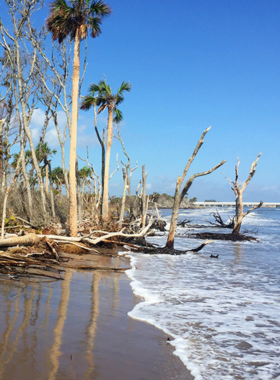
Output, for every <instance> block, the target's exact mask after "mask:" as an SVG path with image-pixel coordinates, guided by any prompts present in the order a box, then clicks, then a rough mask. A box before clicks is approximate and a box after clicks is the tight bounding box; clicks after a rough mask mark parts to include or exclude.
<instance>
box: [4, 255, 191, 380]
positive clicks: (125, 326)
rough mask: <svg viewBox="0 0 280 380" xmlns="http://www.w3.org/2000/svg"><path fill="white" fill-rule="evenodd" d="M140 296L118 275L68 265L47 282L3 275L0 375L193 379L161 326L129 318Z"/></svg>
mask: <svg viewBox="0 0 280 380" xmlns="http://www.w3.org/2000/svg"><path fill="white" fill-rule="evenodd" d="M112 260H113V261H115V263H116V265H117V266H123V267H125V266H126V265H128V261H127V259H125V258H122V259H121V262H120V259H119V258H113V259H112ZM125 260H126V261H125ZM139 301H140V299H139V298H137V297H135V296H134V294H133V292H132V290H131V287H130V280H129V279H128V277H127V276H126V274H125V273H120V272H113V271H105V270H95V271H92V270H91V271H81V270H80V271H76V270H72V269H67V272H66V273H65V280H64V281H52V282H43V283H42V282H41V281H34V280H21V281H13V280H7V279H5V278H4V277H2V278H1V279H0V304H1V310H0V343H1V346H0V379H1V380H8V379H9V380H15V379H22V380H25V379H40V380H45V379H48V380H51V379H59V380H64V379H65V380H66V379H67V380H70V379H101V380H109V379H110V380H111V379H114V380H124V379H127V380H130V379H131V380H144V379H145V380H157V379H158V380H159V379H166V380H167V379H168V380H170V379H174V380H179V379H182V380H183V379H184V380H188V379H189V380H190V379H193V377H192V376H191V375H190V374H189V372H188V371H187V369H186V368H185V366H184V365H183V364H182V362H181V361H180V359H179V358H177V357H176V356H175V355H173V347H172V346H171V345H169V344H168V343H167V341H166V340H167V336H166V335H165V334H164V333H163V332H162V331H161V330H158V329H157V328H155V327H153V326H151V325H149V324H146V323H143V322H140V321H137V320H134V319H132V318H130V317H129V316H128V315H127V312H128V311H130V310H132V309H133V307H134V305H135V304H136V303H137V302H139Z"/></svg>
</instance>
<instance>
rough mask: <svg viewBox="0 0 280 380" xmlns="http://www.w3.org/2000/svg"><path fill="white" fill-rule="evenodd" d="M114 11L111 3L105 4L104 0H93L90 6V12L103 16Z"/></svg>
mask: <svg viewBox="0 0 280 380" xmlns="http://www.w3.org/2000/svg"><path fill="white" fill-rule="evenodd" d="M111 12H112V9H111V8H110V6H109V5H107V4H105V3H104V2H103V1H101V0H99V1H92V2H91V4H90V6H89V8H88V13H89V14H90V15H91V16H93V15H99V16H101V17H106V16H109V15H110V14H111Z"/></svg>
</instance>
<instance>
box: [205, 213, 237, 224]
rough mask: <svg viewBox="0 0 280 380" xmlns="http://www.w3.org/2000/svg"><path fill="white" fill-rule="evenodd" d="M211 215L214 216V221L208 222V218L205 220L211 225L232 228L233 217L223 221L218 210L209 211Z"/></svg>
mask: <svg viewBox="0 0 280 380" xmlns="http://www.w3.org/2000/svg"><path fill="white" fill-rule="evenodd" d="M211 215H212V216H213V217H214V219H215V221H216V223H213V222H210V221H208V220H207V222H208V223H210V224H211V225H212V226H215V227H222V228H233V227H234V218H230V220H229V222H228V223H225V222H224V221H223V218H222V217H221V215H220V214H219V212H218V211H216V212H211Z"/></svg>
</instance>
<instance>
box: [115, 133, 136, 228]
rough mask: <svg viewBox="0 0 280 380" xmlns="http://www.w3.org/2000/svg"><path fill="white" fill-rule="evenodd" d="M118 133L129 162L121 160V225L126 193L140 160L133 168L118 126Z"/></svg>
mask: <svg viewBox="0 0 280 380" xmlns="http://www.w3.org/2000/svg"><path fill="white" fill-rule="evenodd" d="M116 130H117V134H115V135H114V137H115V138H116V139H118V140H119V141H120V143H121V145H122V149H123V154H124V155H125V156H126V158H127V164H125V163H124V162H123V161H121V164H122V165H123V168H122V172H123V182H124V185H123V194H122V201H121V210H120V218H119V226H120V227H121V225H122V222H123V217H124V210H125V202H126V194H127V192H128V191H130V190H129V189H130V182H131V176H132V173H133V172H134V170H136V169H137V168H138V162H137V161H136V166H135V167H134V168H131V161H130V157H129V155H128V154H127V152H126V149H125V146H124V142H123V139H122V138H121V134H120V130H119V128H118V127H116Z"/></svg>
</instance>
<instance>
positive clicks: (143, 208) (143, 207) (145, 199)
mask: <svg viewBox="0 0 280 380" xmlns="http://www.w3.org/2000/svg"><path fill="white" fill-rule="evenodd" d="M146 179H147V173H146V172H145V165H143V166H142V192H141V195H142V197H141V198H142V203H141V212H142V228H144V227H145V225H146V216H147V211H148V205H149V196H148V197H146Z"/></svg>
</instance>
